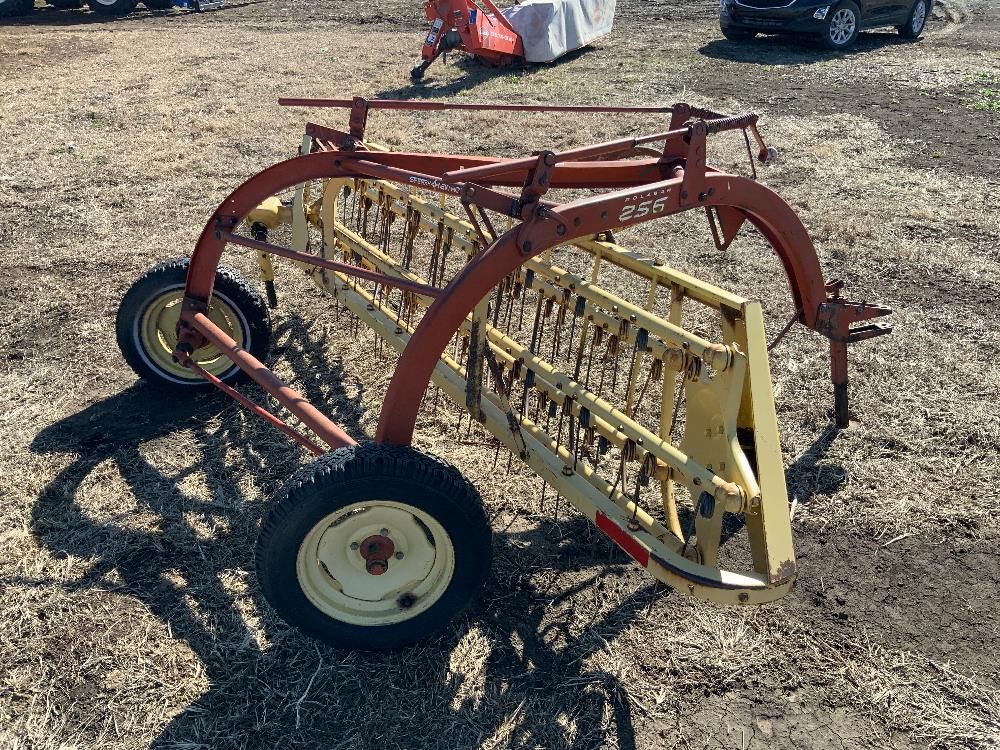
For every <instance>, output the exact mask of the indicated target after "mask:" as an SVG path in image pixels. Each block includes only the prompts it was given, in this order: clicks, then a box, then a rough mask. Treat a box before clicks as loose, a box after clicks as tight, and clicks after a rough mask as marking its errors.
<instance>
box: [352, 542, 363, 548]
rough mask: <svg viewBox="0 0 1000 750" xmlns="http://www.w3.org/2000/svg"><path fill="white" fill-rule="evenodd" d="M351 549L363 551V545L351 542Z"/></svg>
mask: <svg viewBox="0 0 1000 750" xmlns="http://www.w3.org/2000/svg"><path fill="white" fill-rule="evenodd" d="M351 549H355V550H356V549H361V545H360V544H359V543H358V542H351Z"/></svg>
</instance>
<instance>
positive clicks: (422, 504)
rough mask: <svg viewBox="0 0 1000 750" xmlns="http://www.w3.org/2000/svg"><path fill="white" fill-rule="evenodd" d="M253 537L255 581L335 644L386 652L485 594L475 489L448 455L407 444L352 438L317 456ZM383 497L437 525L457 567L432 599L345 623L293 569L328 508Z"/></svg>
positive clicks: (488, 542)
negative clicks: (393, 615)
mask: <svg viewBox="0 0 1000 750" xmlns="http://www.w3.org/2000/svg"><path fill="white" fill-rule="evenodd" d="M286 488H287V490H286V493H285V494H284V496H283V498H282V499H281V500H280V501H279V502H278V504H277V505H275V507H274V508H273V509H272V510H271V511H270V513H269V514H268V516H267V518H266V519H265V520H264V523H263V524H262V526H261V532H260V536H259V537H258V540H257V550H256V555H255V559H256V567H257V580H258V581H259V583H260V588H261V591H262V593H263V594H264V598H265V599H267V601H268V602H269V603H270V605H271V606H272V607H273V608H274V610H275V611H276V612H277V613H278V615H279V616H280V617H281V618H282V619H283V620H284V621H285V622H287V623H288V624H289V625H292V626H294V627H296V628H298V629H299V630H300V631H301V632H303V633H305V634H306V635H308V636H311V637H314V638H318V639H320V640H323V641H326V642H327V643H329V644H331V645H333V646H336V647H338V648H351V649H359V650H364V651H381V650H385V649H393V648H399V647H401V646H406V645H409V644H411V643H415V642H417V641H420V640H423V639H425V638H427V637H429V636H431V635H433V634H434V633H437V632H438V631H440V630H441V629H443V628H444V627H445V626H447V624H448V623H449V622H451V621H452V620H454V619H455V618H456V617H457V616H458V615H459V614H461V613H462V612H463V611H464V610H465V609H467V608H468V607H469V606H470V605H471V604H472V603H473V602H474V601H475V600H476V599H477V598H478V596H479V594H480V592H481V591H482V588H483V586H484V585H485V583H486V579H487V577H488V575H489V571H490V564H491V562H492V557H493V545H492V540H493V531H492V529H491V528H490V524H489V519H488V518H487V516H486V511H485V509H484V508H483V503H482V499H481V498H480V496H479V492H478V491H477V490H476V488H475V487H474V486H473V485H472V484H471V483H470V482H469V481H468V480H467V479H466V478H465V477H463V476H462V474H461V472H459V471H458V469H456V468H454V467H453V466H451V465H450V464H448V463H447V462H445V461H443V460H442V459H440V458H438V457H436V456H433V455H431V454H428V453H422V452H420V451H418V450H416V449H414V448H411V447H408V446H388V445H378V444H375V443H363V444H361V445H352V446H348V447H345V448H338V449H337V450H335V451H333V452H331V453H327V454H326V455H324V456H321V457H320V458H319V459H317V460H316V461H314V462H312V463H310V464H307V465H306V466H303V467H302V468H301V469H299V470H298V471H297V472H295V474H294V475H293V476H292V477H291V479H290V480H289V481H288V483H287V485H286ZM371 498H381V499H385V500H396V501H398V502H405V503H409V504H410V505H413V506H415V507H418V508H420V509H421V510H423V511H424V512H426V513H428V514H429V515H431V516H432V517H433V518H434V519H435V520H437V521H438V523H440V524H441V525H442V526H443V527H444V529H445V531H446V532H447V533H448V535H449V536H450V537H451V542H452V544H453V545H454V550H455V573H454V575H453V577H452V579H451V582H450V583H449V584H448V588H447V589H446V590H445V591H444V593H443V594H442V595H441V598H440V599H438V600H437V601H436V602H435V603H434V604H432V605H431V606H430V608H428V609H427V610H425V611H423V612H421V613H420V614H418V615H416V616H415V617H413V618H412V619H410V620H404V621H403V622H399V623H393V624H391V625H379V626H365V625H355V624H350V623H346V622H343V621H340V620H337V619H334V618H333V617H330V616H329V615H326V614H324V613H323V612H322V611H320V610H319V609H318V608H317V607H316V606H315V605H314V604H313V603H312V602H311V601H309V598H308V597H307V596H306V595H305V593H304V592H303V591H302V588H301V586H300V584H299V580H298V576H297V574H296V558H297V556H298V552H299V547H300V546H301V544H302V541H303V540H304V539H305V538H306V536H307V535H308V533H309V531H310V530H311V529H312V528H313V527H314V526H315V525H316V524H317V523H319V522H320V520H322V519H323V518H324V517H325V516H327V515H328V514H330V513H333V512H334V511H336V510H337V509H338V508H343V507H346V506H348V505H351V504H352V503H357V502H361V501H364V500H369V499H371Z"/></svg>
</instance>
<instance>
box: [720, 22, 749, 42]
mask: <svg viewBox="0 0 1000 750" xmlns="http://www.w3.org/2000/svg"><path fill="white" fill-rule="evenodd" d="M719 28H720V29H721V30H722V36H724V37H726V39H728V40H729V41H731V42H748V41H750V40H751V39H753V38H754V37H756V36H757V32H756V31H748V30H747V29H734V28H733V27H732V26H720V27H719Z"/></svg>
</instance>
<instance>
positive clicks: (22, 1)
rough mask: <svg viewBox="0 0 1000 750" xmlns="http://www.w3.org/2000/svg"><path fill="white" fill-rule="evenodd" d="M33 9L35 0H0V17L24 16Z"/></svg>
mask: <svg viewBox="0 0 1000 750" xmlns="http://www.w3.org/2000/svg"><path fill="white" fill-rule="evenodd" d="M34 9H35V0H0V18H14V17H15V16H26V15H28V14H29V13H31V11H33V10H34Z"/></svg>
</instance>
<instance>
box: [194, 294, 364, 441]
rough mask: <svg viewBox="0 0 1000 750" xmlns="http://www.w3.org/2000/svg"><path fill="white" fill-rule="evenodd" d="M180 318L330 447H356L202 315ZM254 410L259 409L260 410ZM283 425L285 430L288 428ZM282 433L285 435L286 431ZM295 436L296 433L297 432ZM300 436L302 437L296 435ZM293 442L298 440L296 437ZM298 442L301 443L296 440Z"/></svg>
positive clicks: (274, 418) (300, 396)
mask: <svg viewBox="0 0 1000 750" xmlns="http://www.w3.org/2000/svg"><path fill="white" fill-rule="evenodd" d="M183 316H184V319H185V320H187V322H189V323H190V324H191V326H193V327H194V329H195V330H196V331H198V333H200V334H201V335H202V336H204V337H205V338H206V339H207V340H208V341H209V342H211V343H212V344H213V345H214V346H215V347H216V348H217V349H218V350H219V352H221V353H222V354H223V355H224V356H225V357H228V358H229V359H230V360H232V362H233V364H235V365H236V366H237V367H239V368H240V369H241V370H243V372H245V373H246V374H247V375H249V376H250V377H251V378H252V379H253V380H254V382H256V383H257V384H258V385H260V386H261V387H262V388H263V389H264V390H265V391H267V392H268V393H269V394H271V396H272V397H273V398H274V400H275V401H277V402H278V403H279V404H281V405H282V406H284V407H285V408H286V409H288V411H290V412H291V413H292V414H294V415H295V416H296V417H298V419H299V420H300V421H301V422H302V424H304V425H305V426H306V427H308V428H309V429H310V430H312V431H313V433H315V434H316V436H317V437H318V438H320V439H321V440H322V441H323V442H324V443H326V444H327V445H329V446H330V447H331V448H342V447H344V446H346V445H357V441H356V440H355V439H354V438H352V437H351V436H350V435H348V434H347V433H346V432H344V430H343V429H341V428H340V427H338V426H337V425H336V424H334V423H333V422H332V421H330V419H329V418H328V417H326V416H325V415H324V414H323V413H322V412H320V411H319V410H318V409H317V408H316V407H315V406H313V405H312V404H310V403H309V401H308V400H307V399H306V397H305V396H303V395H302V394H301V393H299V392H298V391H296V390H294V389H292V388H289V387H288V386H287V385H285V384H284V382H282V380H281V378H279V377H278V376H277V375H275V374H274V373H273V372H271V371H270V370H269V369H268V368H267V367H265V366H264V364H263V363H262V362H261V361H260V360H259V359H257V358H256V357H254V356H253V355H252V354H250V353H249V352H248V351H246V350H245V349H243V348H242V347H240V346H239V344H237V343H236V342H235V341H234V340H233V339H231V338H230V337H229V336H227V335H226V333H225V331H223V330H222V329H221V328H219V327H218V326H217V325H215V323H213V322H212V321H211V320H209V318H208V316H207V315H205V313H202V312H195V313H193V314H192V313H190V312H189V311H185V312H184V313H183ZM220 382H221V381H220ZM222 385H223V386H225V383H222ZM217 387H218V386H217ZM226 388H228V386H226V387H225V388H223V389H222V390H223V391H225V392H226V393H227V394H229V395H233V394H232V393H230V391H231V390H232V389H229V390H226ZM236 400H237V401H239V402H240V403H241V404H243V405H244V406H247V403H244V401H243V399H241V398H237V399H236ZM246 401H247V402H248V403H249V404H251V405H252V406H257V405H256V404H253V402H252V401H249V399H247V400H246ZM257 408H258V409H259V408H260V407H257ZM251 410H252V411H254V412H255V413H259V412H257V410H256V409H251ZM262 411H263V410H262ZM266 413H267V414H268V415H269V416H271V417H273V419H268V421H269V422H271V423H272V424H274V420H276V419H277V417H274V415H273V414H270V413H269V412H266ZM265 419H267V417H265ZM278 421H281V420H278ZM285 426H286V427H288V425H285ZM279 429H280V428H279ZM288 429H290V430H291V429H292V428H291V427H289V428H288ZM282 432H285V430H282ZM292 432H295V430H292ZM285 434H288V433H287V432H285ZM296 434H298V433H297V432H296ZM293 437H294V436H293ZM299 437H302V436H301V435H299ZM295 439H296V440H298V438H295ZM299 442H302V441H301V440H299ZM306 447H309V446H306ZM310 450H312V448H310Z"/></svg>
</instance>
